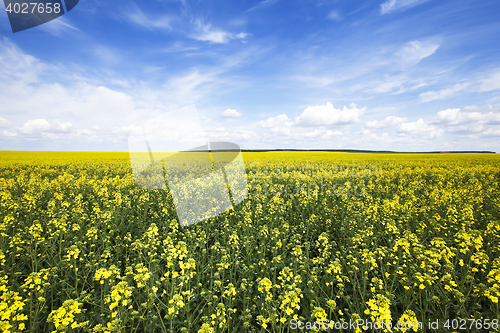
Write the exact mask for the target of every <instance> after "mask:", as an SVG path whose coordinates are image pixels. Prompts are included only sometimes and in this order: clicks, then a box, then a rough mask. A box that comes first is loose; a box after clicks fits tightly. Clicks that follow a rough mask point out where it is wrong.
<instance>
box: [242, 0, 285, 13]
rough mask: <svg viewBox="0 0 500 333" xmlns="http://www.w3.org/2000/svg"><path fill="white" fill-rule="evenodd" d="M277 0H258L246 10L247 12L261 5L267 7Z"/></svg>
mask: <svg viewBox="0 0 500 333" xmlns="http://www.w3.org/2000/svg"><path fill="white" fill-rule="evenodd" d="M278 1H279V0H264V1H261V2H259V3H258V4H256V5H255V6H253V7H252V8H250V9H248V10H246V11H247V12H249V11H252V10H255V9H259V8H263V7H267V6H269V5H272V4H274V3H276V2H278Z"/></svg>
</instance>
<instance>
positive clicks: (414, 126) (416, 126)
mask: <svg viewBox="0 0 500 333" xmlns="http://www.w3.org/2000/svg"><path fill="white" fill-rule="evenodd" d="M397 132H398V134H400V135H403V136H412V137H415V138H422V139H432V138H436V137H440V136H441V135H442V134H443V132H444V130H442V129H440V128H437V127H436V126H434V125H431V124H428V123H426V122H425V121H424V120H423V119H422V118H420V119H418V120H417V121H414V122H408V123H402V124H400V125H399V126H398V128H397Z"/></svg>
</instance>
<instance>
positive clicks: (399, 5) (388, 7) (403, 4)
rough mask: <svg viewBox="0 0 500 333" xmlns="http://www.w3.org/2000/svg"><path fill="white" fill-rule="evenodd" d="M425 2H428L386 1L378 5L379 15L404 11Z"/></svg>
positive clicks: (419, 0)
mask: <svg viewBox="0 0 500 333" xmlns="http://www.w3.org/2000/svg"><path fill="white" fill-rule="evenodd" d="M427 1H429V0H387V1H386V2H384V3H383V4H381V5H380V13H381V14H389V13H392V12H395V11H400V10H405V9H408V8H411V7H414V6H417V5H420V4H423V3H425V2H427Z"/></svg>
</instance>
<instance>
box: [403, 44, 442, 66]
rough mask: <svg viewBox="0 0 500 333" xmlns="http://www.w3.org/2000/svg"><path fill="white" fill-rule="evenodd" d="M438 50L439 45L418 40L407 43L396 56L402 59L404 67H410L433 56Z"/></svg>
mask: <svg viewBox="0 0 500 333" xmlns="http://www.w3.org/2000/svg"><path fill="white" fill-rule="evenodd" d="M438 48H439V45H438V44H434V43H430V42H420V41H418V40H416V41H412V42H409V43H407V44H406V45H405V46H403V47H402V48H401V49H400V50H399V51H398V52H397V53H396V55H397V56H398V57H399V58H400V60H401V63H402V65H403V67H409V66H413V65H416V64H417V63H418V62H419V61H420V60H422V59H424V58H427V57H429V56H431V55H432V54H434V52H436V50H437V49H438Z"/></svg>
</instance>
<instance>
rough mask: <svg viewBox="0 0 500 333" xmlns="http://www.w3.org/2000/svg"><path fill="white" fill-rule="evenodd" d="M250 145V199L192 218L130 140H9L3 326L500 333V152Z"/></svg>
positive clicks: (0, 189) (3, 200)
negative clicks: (95, 145) (147, 174)
mask: <svg viewBox="0 0 500 333" xmlns="http://www.w3.org/2000/svg"><path fill="white" fill-rule="evenodd" d="M243 158H244V161H245V167H246V172H247V179H248V191H249V195H248V196H247V197H246V198H245V200H243V202H241V203H240V204H238V205H237V206H236V207H235V208H234V209H232V210H230V211H227V212H225V213H223V214H221V215H218V216H216V217H213V218H210V219H208V220H205V221H202V222H199V223H196V224H193V225H190V226H187V227H180V226H179V222H178V220H177V215H176V211H175V209H174V205H173V201H172V197H171V194H170V193H169V191H161V190H146V189H141V188H139V187H137V186H136V185H135V182H134V177H133V175H132V171H131V166H130V161H129V156H128V153H57V152H50V153H49V152H36V153H35V152H0V330H1V331H2V332H18V331H26V332H53V331H55V332H291V331H293V329H294V328H297V331H306V330H308V331H318V330H326V331H332V332H333V331H342V332H355V331H357V332H379V331H380V332H383V331H386V332H390V331H392V332H399V331H401V332H405V331H406V332H413V331H420V332H431V331H436V332H445V331H449V332H452V331H454V332H476V331H485V328H486V325H488V326H487V327H489V328H488V329H487V331H497V329H498V320H499V319H500V311H499V306H498V298H499V297H500V244H499V241H500V186H499V182H500V158H499V157H498V156H496V155H489V154H488V155H487V154H464V155H462V154H439V155H437V154H436V155H425V154H355V153H350V154H344V153H320V152H314V153H313V152H309V153H304V152H293V153H292V152H279V153H278V152H276V153H272V152H268V153H244V154H243ZM470 319H474V320H475V321H474V320H472V321H470ZM447 320H449V321H448V322H447ZM452 320H456V321H454V322H452ZM461 320H462V321H464V320H469V321H467V325H466V327H465V328H463V327H458V326H457V325H454V324H453V325H454V326H453V325H452V324H451V323H460V321H461ZM353 321H358V322H364V323H365V324H364V325H361V326H356V328H352V326H349V327H348V328H346V326H342V325H341V324H342V323H347V322H353ZM436 321H439V327H438V328H436V327H432V328H430V327H429V325H428V323H434V322H436ZM320 322H322V323H330V324H331V325H330V326H325V325H324V324H323V326H321V325H319V324H318V325H315V324H317V323H320ZM413 322H421V323H423V325H422V326H421V327H419V328H418V329H417V327H415V326H413V329H412V327H411V326H409V325H406V326H405V325H404V324H408V323H413ZM470 322H471V323H472V324H471V323H470ZM311 323H312V324H311ZM333 323H335V325H337V326H334V324H333ZM373 323H379V324H381V323H386V324H387V323H392V326H390V325H389V326H388V325H386V326H385V327H383V328H382V329H380V330H377V329H375V328H374V327H373V325H372V324H373ZM398 323H399V324H402V325H400V326H397V324H398ZM478 323H479V326H478ZM313 324H314V325H313ZM370 325H371V326H370ZM445 325H448V326H445ZM495 325H496V326H495ZM335 327H337V328H339V329H337V328H335ZM379 327H382V326H379ZM301 328H302V329H303V330H301Z"/></svg>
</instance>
